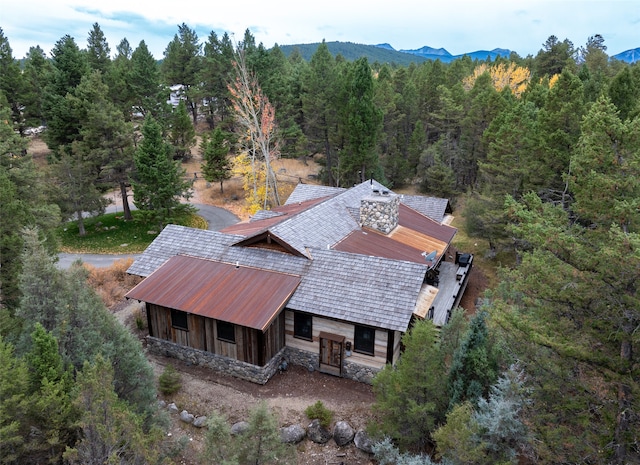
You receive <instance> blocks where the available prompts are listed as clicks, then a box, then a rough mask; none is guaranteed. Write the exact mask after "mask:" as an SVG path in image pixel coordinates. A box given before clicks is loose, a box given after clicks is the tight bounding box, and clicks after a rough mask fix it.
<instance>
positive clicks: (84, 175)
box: [53, 142, 107, 236]
mask: <svg viewBox="0 0 640 465" xmlns="http://www.w3.org/2000/svg"><path fill="white" fill-rule="evenodd" d="M91 155H92V154H91V152H90V150H89V148H88V147H87V146H86V145H83V144H81V143H80V142H74V143H73V144H71V145H70V147H69V149H66V148H63V149H61V150H60V159H59V160H58V161H57V162H56V163H55V164H54V165H53V171H54V173H55V174H54V175H55V177H56V180H57V186H58V188H59V201H58V202H59V205H60V208H61V210H62V213H63V214H66V215H67V216H72V215H75V217H76V221H77V223H78V234H79V235H80V236H84V235H86V233H87V232H86V229H85V227H84V212H90V213H93V214H96V213H102V212H103V211H104V208H105V206H106V204H107V201H106V200H105V199H104V198H103V196H102V193H101V192H100V191H99V190H98V189H97V188H96V185H95V180H96V176H97V173H96V166H95V165H96V163H95V160H93V159H92V156H91Z"/></svg>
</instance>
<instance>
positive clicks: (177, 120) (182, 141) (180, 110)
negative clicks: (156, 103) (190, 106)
mask: <svg viewBox="0 0 640 465" xmlns="http://www.w3.org/2000/svg"><path fill="white" fill-rule="evenodd" d="M169 143H170V144H171V145H172V149H173V150H172V151H173V154H174V155H173V157H174V158H175V159H177V160H182V161H186V160H189V159H190V158H191V147H193V146H194V145H195V143H196V131H195V129H194V127H193V123H192V122H191V119H190V118H189V114H188V113H187V107H186V105H185V103H184V100H180V103H178V106H177V107H176V108H174V109H173V113H172V115H171V123H170V125H169Z"/></svg>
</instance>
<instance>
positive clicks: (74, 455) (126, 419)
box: [64, 357, 162, 464]
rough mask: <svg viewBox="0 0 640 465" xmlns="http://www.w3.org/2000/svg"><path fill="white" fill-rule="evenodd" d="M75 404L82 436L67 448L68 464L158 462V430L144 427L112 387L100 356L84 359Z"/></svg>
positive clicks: (110, 373) (109, 371) (107, 366)
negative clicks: (90, 360)
mask: <svg viewBox="0 0 640 465" xmlns="http://www.w3.org/2000/svg"><path fill="white" fill-rule="evenodd" d="M77 383H78V396H77V397H76V399H75V402H74V405H75V407H76V408H77V409H78V410H79V411H81V412H82V417H81V419H80V421H79V426H80V428H81V430H82V439H80V441H79V442H78V443H77V444H75V445H74V446H73V448H67V451H66V452H65V454H64V458H65V460H66V461H67V462H69V463H71V464H102V463H158V462H159V459H160V457H161V454H160V448H159V445H160V441H161V440H162V433H161V431H159V430H158V429H151V430H144V429H143V421H142V418H141V417H140V416H139V415H137V414H136V413H134V412H132V411H131V410H130V409H129V406H128V405H127V403H126V402H124V401H122V400H121V399H119V398H118V396H117V395H116V393H115V391H114V388H113V368H112V365H111V364H110V363H109V361H107V360H105V359H104V358H102V357H98V358H96V360H95V361H94V362H93V363H89V362H86V363H85V364H84V366H83V368H82V371H81V372H80V373H79V374H78V381H77Z"/></svg>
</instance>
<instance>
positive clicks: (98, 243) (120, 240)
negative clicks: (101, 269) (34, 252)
mask: <svg viewBox="0 0 640 465" xmlns="http://www.w3.org/2000/svg"><path fill="white" fill-rule="evenodd" d="M137 213H138V212H137V211H133V212H132V214H133V218H134V219H133V221H124V219H123V217H122V213H120V214H117V213H108V214H106V215H100V216H96V217H93V218H85V220H84V227H85V230H86V232H87V234H86V235H85V236H80V234H79V230H78V222H77V221H70V222H68V223H65V224H63V225H62V226H60V227H59V228H58V238H59V241H60V251H61V252H66V253H96V254H129V253H141V252H143V251H144V249H146V248H147V246H148V245H149V244H150V243H151V242H152V241H153V240H154V239H155V238H156V236H157V235H158V234H159V233H160V231H159V230H158V226H157V224H155V223H146V222H143V221H140V220H139V219H138V215H137ZM176 223H177V224H180V225H182V226H189V227H193V228H200V229H206V228H207V222H206V220H205V219H204V218H202V217H200V216H198V215H196V214H193V213H190V214H188V215H185V216H184V217H183V218H180V220H179V221H177V222H176Z"/></svg>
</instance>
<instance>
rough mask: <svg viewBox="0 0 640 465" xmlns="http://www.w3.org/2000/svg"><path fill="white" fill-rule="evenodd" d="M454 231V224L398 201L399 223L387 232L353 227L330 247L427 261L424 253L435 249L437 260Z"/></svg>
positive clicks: (352, 251)
mask: <svg viewBox="0 0 640 465" xmlns="http://www.w3.org/2000/svg"><path fill="white" fill-rule="evenodd" d="M456 232H457V230H456V228H453V227H451V226H447V225H442V224H440V223H438V222H436V221H434V220H432V219H431V218H428V217H426V216H424V215H423V214H421V213H419V212H417V211H415V210H413V209H411V208H409V207H407V206H405V205H402V204H400V214H399V218H398V226H396V227H395V228H394V229H393V231H391V233H389V234H388V235H385V234H382V233H380V232H378V231H375V230H373V229H369V228H365V229H362V230H358V231H353V232H352V233H351V234H349V235H348V236H347V237H345V238H344V239H343V240H341V241H340V242H338V243H337V244H335V245H334V247H333V248H334V249H335V250H340V251H342V252H350V253H358V254H362V255H372V256H376V257H385V258H392V259H394V260H406V261H410V262H415V263H421V264H427V263H426V261H425V255H424V254H425V253H426V254H429V253H431V252H433V251H434V250H435V251H436V253H437V254H436V256H437V257H438V258H437V260H436V261H439V260H440V259H441V258H442V255H443V254H444V253H445V252H446V251H447V248H448V247H449V243H450V242H451V240H452V239H453V236H455V234H456Z"/></svg>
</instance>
